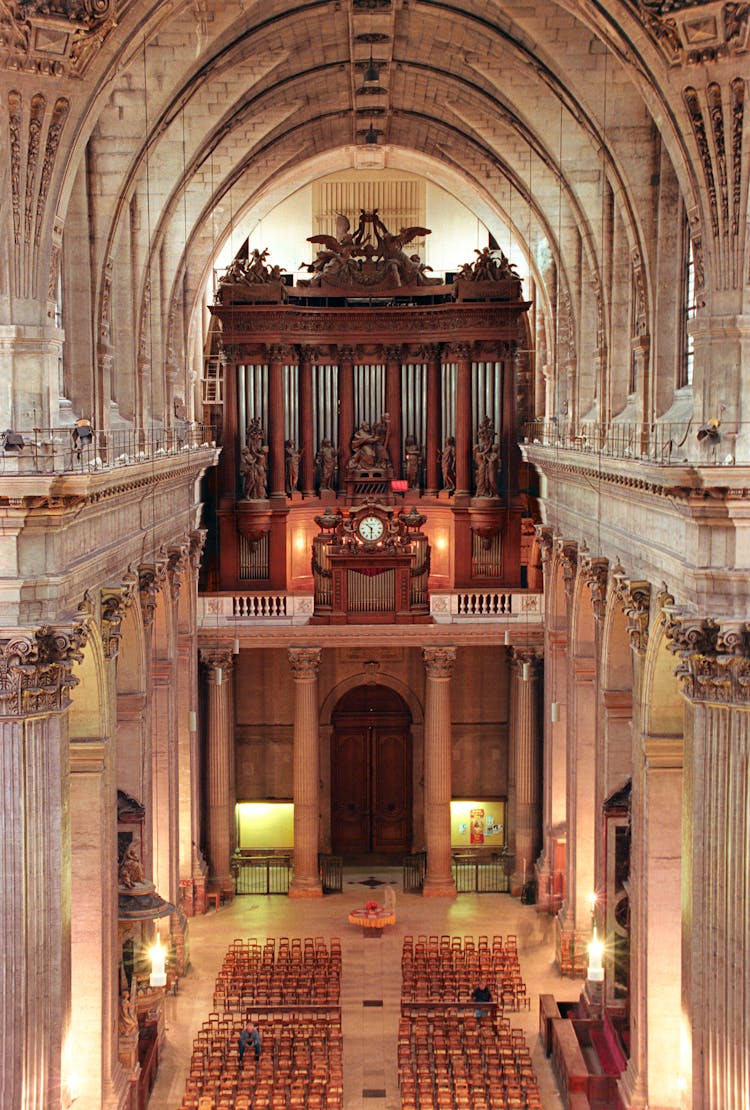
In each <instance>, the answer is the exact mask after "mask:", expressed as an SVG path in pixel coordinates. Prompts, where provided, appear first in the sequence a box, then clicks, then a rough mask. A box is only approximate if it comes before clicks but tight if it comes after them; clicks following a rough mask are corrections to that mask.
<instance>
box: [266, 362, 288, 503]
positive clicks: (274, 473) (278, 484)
mask: <svg viewBox="0 0 750 1110" xmlns="http://www.w3.org/2000/svg"><path fill="white" fill-rule="evenodd" d="M288 357H289V352H288V350H287V348H286V347H270V348H269V351H268V423H269V428H268V447H269V454H270V456H271V460H270V461H271V466H270V473H269V483H268V492H269V496H270V497H277V498H283V499H284V503H285V504H286V493H285V491H284V485H285V473H284V362H285V360H286V359H287V358H288Z"/></svg>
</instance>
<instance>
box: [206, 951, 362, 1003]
mask: <svg viewBox="0 0 750 1110" xmlns="http://www.w3.org/2000/svg"><path fill="white" fill-rule="evenodd" d="M340 990H341V941H340V940H339V939H338V938H337V937H332V938H331V939H330V940H329V941H328V942H326V941H325V940H324V938H323V937H291V938H290V937H279V938H278V941H277V940H275V939H274V938H273V937H269V938H266V940H265V941H263V942H261V941H259V940H257V939H256V938H250V939H249V940H242V939H236V940H234V941H233V942H232V944H230V946H229V948H228V950H227V953H226V956H225V957H224V961H223V963H222V966H221V969H220V971H219V974H218V976H217V979H216V983H215V986H214V999H213V1004H214V1007H215V1008H216V1009H221V1010H225V1011H232V1012H234V1011H237V1010H241V1009H243V1008H245V1007H247V1006H248V1005H250V1004H252V1003H255V1004H257V1005H262V1006H295V1005H302V1004H316V1003H317V1004H321V1003H333V1004H337V1003H338V1001H339V998H340Z"/></svg>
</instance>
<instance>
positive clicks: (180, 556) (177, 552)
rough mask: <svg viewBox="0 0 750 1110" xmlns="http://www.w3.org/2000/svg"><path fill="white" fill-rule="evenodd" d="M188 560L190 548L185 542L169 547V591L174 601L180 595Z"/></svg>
mask: <svg viewBox="0 0 750 1110" xmlns="http://www.w3.org/2000/svg"><path fill="white" fill-rule="evenodd" d="M187 561H188V550H187V547H186V546H185V545H184V544H180V545H176V546H174V547H168V548H167V577H168V579H169V592H170V594H171V596H172V600H173V601H177V599H178V597H179V596H180V588H181V586H182V578H183V575H184V573H185V567H186V566H187Z"/></svg>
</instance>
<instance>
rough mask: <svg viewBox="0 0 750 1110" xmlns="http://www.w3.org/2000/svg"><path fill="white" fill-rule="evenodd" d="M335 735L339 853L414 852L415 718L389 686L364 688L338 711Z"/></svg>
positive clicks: (334, 839)
mask: <svg viewBox="0 0 750 1110" xmlns="http://www.w3.org/2000/svg"><path fill="white" fill-rule="evenodd" d="M332 723H333V732H332V735H331V843H332V848H333V851H334V853H335V854H337V855H343V856H346V855H353V854H368V853H375V852H377V853H385V854H387V855H394V856H395V855H403V854H404V853H406V852H409V851H410V850H411V815H412V775H411V767H412V740H411V714H410V712H409V709H408V707H407V705H406V704H405V702H404V701H403V699H402V698H401V697H399V695H398V694H397V693H395V692H394V691H393V690H390V689H388V687H386V686H370V685H368V686H358V687H356V688H355V689H354V690H350V691H349V692H348V693H347V694H345V695H344V697H343V698H342V699H341V701H340V702H339V703H338V705H337V706H336V709H335V711H334V713H333V717H332Z"/></svg>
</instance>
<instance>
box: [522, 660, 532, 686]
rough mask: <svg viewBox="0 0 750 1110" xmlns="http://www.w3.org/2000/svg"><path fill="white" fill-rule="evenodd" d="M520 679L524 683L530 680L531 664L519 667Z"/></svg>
mask: <svg viewBox="0 0 750 1110" xmlns="http://www.w3.org/2000/svg"><path fill="white" fill-rule="evenodd" d="M521 678H522V679H523V680H524V682H528V681H529V679H530V678H531V663H524V665H523V666H522V667H521Z"/></svg>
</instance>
